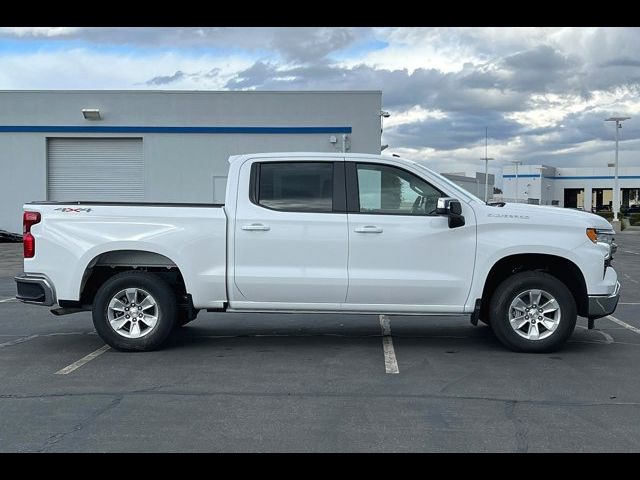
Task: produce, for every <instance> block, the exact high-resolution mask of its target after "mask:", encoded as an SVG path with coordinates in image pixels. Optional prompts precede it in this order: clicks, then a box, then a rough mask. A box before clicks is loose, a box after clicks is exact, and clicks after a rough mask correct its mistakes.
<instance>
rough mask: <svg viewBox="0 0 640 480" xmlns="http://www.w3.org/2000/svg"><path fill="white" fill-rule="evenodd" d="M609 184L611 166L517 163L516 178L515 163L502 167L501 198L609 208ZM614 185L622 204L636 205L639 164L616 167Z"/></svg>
mask: <svg viewBox="0 0 640 480" xmlns="http://www.w3.org/2000/svg"><path fill="white" fill-rule="evenodd" d="M613 184H614V169H613V167H577V168H565V167H549V166H547V165H520V166H519V167H518V177H517V179H516V171H515V166H505V167H504V168H503V170H502V190H503V192H504V193H503V196H502V199H503V200H504V201H506V202H516V201H517V202H521V203H532V204H539V205H557V206H560V207H566V208H581V209H584V210H586V211H596V210H602V209H611V208H612V202H613ZM618 185H619V187H620V191H621V192H620V202H621V205H622V206H623V207H628V206H629V205H635V204H640V167H620V168H619V169H618Z"/></svg>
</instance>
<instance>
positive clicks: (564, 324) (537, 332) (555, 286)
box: [489, 272, 577, 353]
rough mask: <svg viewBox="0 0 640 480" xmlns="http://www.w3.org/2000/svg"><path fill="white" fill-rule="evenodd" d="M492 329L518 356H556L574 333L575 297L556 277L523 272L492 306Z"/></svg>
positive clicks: (504, 285)
mask: <svg viewBox="0 0 640 480" xmlns="http://www.w3.org/2000/svg"><path fill="white" fill-rule="evenodd" d="M489 315H490V318H491V323H490V325H491V328H492V329H493V331H494V333H495V334H496V337H498V339H499V340H500V341H501V342H502V343H503V344H504V345H505V346H507V347H508V348H510V349H511V350H514V351H518V352H532V353H538V352H553V351H555V350H558V349H559V348H561V347H562V346H563V345H564V344H565V342H566V341H567V340H568V338H569V337H570V336H571V333H573V330H574V328H575V326H576V320H577V312H576V304H575V300H574V298H573V295H572V294H571V292H570V291H569V289H568V288H567V286H566V285H565V284H564V283H562V282H561V281H560V280H558V279H557V278H556V277H554V276H552V275H549V274H548V273H544V272H521V273H516V274H515V275H512V276H510V277H509V278H507V279H505V280H504V281H503V282H502V283H501V284H500V285H499V286H498V287H497V289H496V290H495V293H494V295H493V297H492V298H491V303H490V306H489Z"/></svg>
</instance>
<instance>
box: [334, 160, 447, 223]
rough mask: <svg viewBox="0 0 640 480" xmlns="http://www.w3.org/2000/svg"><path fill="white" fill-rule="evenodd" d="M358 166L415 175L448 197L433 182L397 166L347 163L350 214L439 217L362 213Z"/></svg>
mask: <svg viewBox="0 0 640 480" xmlns="http://www.w3.org/2000/svg"><path fill="white" fill-rule="evenodd" d="M358 165H372V166H380V165H381V166H383V167H390V168H396V169H398V170H401V171H403V172H405V173H407V174H408V175H413V176H414V177H417V178H419V179H420V180H422V181H423V182H424V183H426V184H427V185H429V186H430V187H431V188H433V189H434V190H436V191H437V192H440V195H441V196H446V195H445V194H444V192H443V191H442V190H440V189H439V188H437V187H435V186H433V185H432V184H431V182H428V181H427V180H425V179H424V178H422V177H421V176H420V175H416V174H415V173H413V172H410V171H408V170H405V169H404V168H402V167H398V166H396V165H389V164H386V163H375V162H345V168H346V180H347V213H350V214H358V215H393V216H403V217H437V216H438V215H437V214H435V213H432V214H431V215H412V214H410V213H389V212H361V211H360V186H359V184H358Z"/></svg>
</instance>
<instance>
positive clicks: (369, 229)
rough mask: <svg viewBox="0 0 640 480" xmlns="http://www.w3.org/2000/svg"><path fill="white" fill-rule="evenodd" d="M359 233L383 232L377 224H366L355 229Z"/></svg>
mask: <svg viewBox="0 0 640 480" xmlns="http://www.w3.org/2000/svg"><path fill="white" fill-rule="evenodd" d="M354 231H355V232H357V233H382V228H380V227H376V226H375V225H365V226H364V227H358V228H356V229H355V230H354Z"/></svg>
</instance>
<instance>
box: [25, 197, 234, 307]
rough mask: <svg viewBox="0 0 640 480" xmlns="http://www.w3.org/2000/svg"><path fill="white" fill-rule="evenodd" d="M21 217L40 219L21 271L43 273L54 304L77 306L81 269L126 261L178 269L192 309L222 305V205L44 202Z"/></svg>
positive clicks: (27, 208) (224, 220)
mask: <svg viewBox="0 0 640 480" xmlns="http://www.w3.org/2000/svg"><path fill="white" fill-rule="evenodd" d="M24 210H25V211H33V212H39V213H40V215H41V220H40V222H38V223H37V224H35V225H33V227H32V228H31V232H32V233H33V235H34V237H35V244H36V247H35V252H36V253H35V256H34V257H33V258H26V259H25V272H27V273H29V272H36V273H37V272H47V275H48V276H49V277H50V280H51V281H52V284H53V285H55V287H56V292H55V296H56V298H57V300H67V301H78V300H79V296H80V291H81V287H82V282H83V280H85V279H86V278H87V274H88V273H90V271H89V269H91V268H92V267H94V266H95V265H101V264H102V265H108V264H112V263H113V262H115V263H117V264H119V263H123V262H124V261H126V259H127V256H130V257H131V258H134V259H135V261H134V264H137V265H139V266H140V267H143V268H144V267H146V266H148V265H153V266H158V265H160V266H162V267H165V266H166V267H168V268H177V269H179V271H180V274H181V275H182V277H183V278H184V282H185V286H186V288H187V291H188V292H189V293H190V294H191V295H192V299H193V303H194V306H195V307H196V308H221V307H223V305H224V303H225V302H226V301H227V298H226V285H225V282H226V241H227V240H226V223H227V217H226V213H225V209H224V205H220V204H183V203H180V204H175V203H145V202H86V201H70V202H52V201H47V202H31V203H27V204H25V205H24ZM114 252H116V253H114ZM114 258H116V259H117V260H114ZM141 258H144V259H145V262H141V261H140V259H141ZM151 259H153V260H151ZM151 261H152V263H148V262H151Z"/></svg>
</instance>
